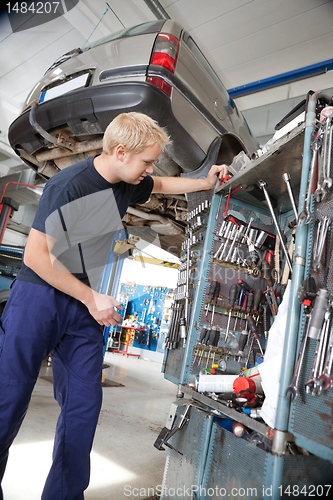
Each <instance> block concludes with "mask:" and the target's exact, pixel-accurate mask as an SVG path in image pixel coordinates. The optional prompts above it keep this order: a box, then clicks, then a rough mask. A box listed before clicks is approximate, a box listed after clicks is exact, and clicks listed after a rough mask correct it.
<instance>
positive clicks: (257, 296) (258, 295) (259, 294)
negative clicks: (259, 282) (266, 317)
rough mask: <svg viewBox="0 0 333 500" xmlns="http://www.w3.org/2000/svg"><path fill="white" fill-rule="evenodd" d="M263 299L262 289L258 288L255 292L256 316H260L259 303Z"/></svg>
mask: <svg viewBox="0 0 333 500" xmlns="http://www.w3.org/2000/svg"><path fill="white" fill-rule="evenodd" d="M261 299H262V290H260V288H258V290H256V291H255V293H254V303H253V311H254V313H255V315H256V316H258V313H259V304H260V302H261Z"/></svg>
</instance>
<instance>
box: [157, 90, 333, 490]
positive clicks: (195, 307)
mask: <svg viewBox="0 0 333 500" xmlns="http://www.w3.org/2000/svg"><path fill="white" fill-rule="evenodd" d="M323 103H324V104H323ZM325 103H327V96H322V95H321V94H314V95H310V94H309V96H308V104H307V106H308V108H307V113H306V117H305V122H304V123H300V124H299V125H298V126H297V127H296V128H295V129H293V130H292V131H291V132H289V133H288V134H287V135H286V136H284V137H282V138H281V139H278V140H277V141H276V142H275V143H271V144H268V147H267V148H266V150H265V151H263V152H262V153H263V154H261V155H260V156H259V157H258V158H257V159H256V160H254V161H253V162H252V163H251V164H250V166H248V167H246V169H245V170H244V171H241V172H240V173H239V174H237V175H235V176H234V177H232V178H231V179H230V181H228V182H227V183H225V184H223V185H222V186H218V187H217V188H216V189H215V192H214V194H213V197H212V199H211V202H210V207H209V210H206V211H205V212H204V213H201V211H200V210H199V215H200V217H201V222H203V224H204V227H205V230H204V233H203V234H204V237H203V239H202V242H201V245H199V246H198V245H193V249H191V243H187V244H186V245H185V247H184V249H185V250H186V251H185V252H184V262H185V261H186V259H187V262H188V263H190V265H189V266H188V273H189V274H188V276H189V277H190V279H189V280H188V285H189V286H188V288H187V291H185V294H186V293H187V301H188V321H187V341H186V345H185V346H183V345H182V344H181V343H179V344H178V346H177V348H175V349H168V350H167V351H166V354H165V358H164V363H163V371H164V375H165V378H167V379H168V380H170V381H172V382H173V383H175V384H177V386H178V395H177V397H178V404H179V406H178V409H177V412H176V414H175V415H174V416H173V419H171V418H170V416H169V422H168V424H167V427H166V429H165V430H164V432H165V435H164V438H162V439H161V440H160V441H158V443H159V445H158V446H156V444H155V446H156V447H160V449H161V446H163V444H165V445H166V446H168V444H170V445H171V447H172V448H171V449H169V450H168V457H167V462H166V467H165V473H164V480H163V492H162V496H161V500H168V499H171V498H172V494H171V493H170V491H171V492H172V488H174V489H176V488H177V487H179V488H184V494H183V496H182V498H183V499H184V500H185V499H187V498H189V499H190V498H196V499H200V500H203V499H205V498H213V499H215V498H220V497H221V490H222V489H224V490H225V495H224V496H228V495H229V496H231V495H232V497H233V498H249V499H250V498H273V499H277V498H290V497H292V496H299V497H300V498H304V497H306V496H315V497H316V495H317V497H318V496H326V497H329V496H330V494H329V489H330V485H331V484H332V479H333V467H332V464H333V422H332V408H333V389H326V390H324V391H323V393H322V395H321V396H313V395H311V394H307V393H306V392H305V390H304V383H305V381H306V380H307V378H309V376H310V372H311V366H312V364H313V359H314V355H315V349H316V345H317V342H316V341H315V340H312V339H309V341H308V345H307V349H306V354H305V357H304V360H303V364H302V371H301V377H300V381H299V392H300V394H299V397H298V398H297V399H296V400H295V401H291V400H290V398H288V397H286V390H287V388H288V386H289V384H290V382H291V379H292V376H293V372H294V366H295V361H296V360H297V356H298V351H299V347H300V342H301V339H302V335H304V332H305V331H306V324H307V321H306V320H307V318H306V315H305V307H304V305H301V303H300V301H299V299H298V295H297V292H298V290H299V288H300V285H301V283H302V281H303V279H304V278H306V277H307V276H309V274H310V273H311V272H312V271H313V270H312V269H311V258H312V251H313V241H314V238H315V234H314V232H315V226H316V225H315V223H314V220H315V219H320V218H321V217H322V216H323V215H325V214H328V216H329V217H330V220H333V209H331V206H332V196H333V195H332V192H331V191H330V192H329V193H328V195H327V197H326V198H325V202H320V203H316V205H314V200H313V196H312V197H311V200H312V201H311V207H312V212H313V214H314V217H313V220H312V221H311V222H310V224H305V223H304V217H303V213H302V211H303V208H304V203H305V198H306V192H307V183H308V177H309V169H310V161H311V149H310V146H311V142H312V140H313V139H312V133H313V130H314V128H315V127H316V126H317V124H318V121H317V119H318V114H319V111H320V110H321V109H322V108H323V107H324V105H325ZM284 173H289V174H290V178H291V185H292V190H293V192H294V194H295V197H296V200H298V216H299V217H300V222H299V223H298V225H297V229H296V234H295V237H294V238H295V243H294V245H295V251H294V257H293V262H292V270H291V272H290V278H291V283H290V285H289V286H290V300H289V309H288V315H287V323H286V336H285V341H284V346H283V360H282V367H281V378H280V381H279V387H278V390H279V393H278V410H277V415H276V421H275V425H274V428H271V427H269V426H268V425H267V424H266V423H265V422H264V421H262V420H261V421H260V420H259V421H258V420H255V419H253V418H251V417H250V416H248V415H246V414H245V413H243V412H242V411H240V409H239V408H238V409H236V408H235V407H230V406H229V403H227V401H223V400H221V399H220V398H219V396H218V395H216V394H215V395H214V393H208V394H206V393H199V392H197V391H196V379H197V376H198V375H199V374H200V372H202V371H204V369H205V368H211V365H212V361H215V357H216V359H221V358H223V357H225V358H226V359H228V358H229V359H230V357H232V355H233V357H234V358H235V349H236V352H237V344H238V341H239V338H240V335H241V331H242V330H243V329H244V327H245V322H244V317H245V313H244V314H243V315H242V314H241V313H239V314H237V315H236V314H235V311H234V310H232V314H230V316H231V317H232V318H233V321H235V318H236V316H238V329H235V331H233V332H232V335H230V336H229V338H227V340H226V333H227V332H228V315H227V314H226V313H227V312H228V311H229V310H230V307H229V304H228V291H229V289H230V285H231V283H233V282H234V281H235V279H236V278H237V279H240V280H244V281H246V282H248V284H249V285H250V287H251V288H252V289H253V290H256V289H260V288H262V287H263V286H264V285H265V280H264V279H263V277H262V274H261V273H259V275H258V274H255V273H254V272H253V268H252V271H251V273H252V274H251V273H249V271H248V270H247V269H246V267H244V266H240V265H235V263H230V262H217V261H216V259H214V255H216V251H217V249H218V247H219V245H221V242H222V243H223V241H224V240H223V233H222V232H221V230H220V228H221V225H222V223H223V220H224V217H225V215H226V213H225V212H226V208H227V209H228V210H227V213H228V214H229V215H231V216H232V217H234V218H237V217H238V218H239V219H240V220H241V221H242V223H243V224H246V223H248V221H249V220H250V218H252V219H253V224H255V226H256V228H257V229H258V230H259V231H260V230H263V231H265V232H267V234H271V235H273V236H274V235H275V234H276V231H275V225H274V220H273V219H272V214H271V212H270V210H269V209H268V208H267V201H266V200H265V197H264V196H261V197H260V196H258V195H257V196H256V197H254V196H253V194H250V192H253V190H252V186H253V185H255V186H257V187H258V181H259V180H260V179H263V180H264V181H266V183H267V191H268V192H269V195H270V197H271V199H273V200H275V201H276V204H275V207H274V212H275V214H276V216H277V217H278V220H279V226H280V228H281V230H282V232H283V233H284V234H285V235H286V236H287V239H288V240H289V241H290V240H291V239H292V238H293V233H295V230H293V228H292V225H291V224H290V222H291V221H292V220H293V219H294V218H295V214H294V212H293V210H292V203H291V201H290V197H289V195H288V190H287V186H286V182H285V181H284V180H283V179H282V175H283V174H284ZM239 188H241V189H239ZM258 189H259V190H260V188H258ZM230 193H231V195H230ZM194 214H195V216H197V213H196V212H194ZM289 226H290V227H289ZM189 228H191V220H190V221H189ZM219 233H221V234H219ZM191 238H192V233H191V229H189V233H188V235H187V240H188V241H189V240H190V242H191ZM231 240H232V238H230V242H231ZM192 241H193V242H194V243H196V240H192ZM241 246H242V245H240V247H241ZM189 249H190V250H189ZM328 257H329V258H328V262H326V263H325V265H328V266H331V264H332V263H331V255H329V256H328ZM285 260H286V259H285V257H283V259H282V268H281V270H282V269H283V268H284V266H285ZM314 276H315V280H316V283H317V289H319V288H322V287H323V286H324V284H325V283H324V277H323V276H324V272H323V269H322V268H321V269H320V270H319V271H318V272H317V273H314ZM213 279H217V280H218V281H219V282H220V286H221V288H220V298H219V302H217V304H216V307H215V316H214V326H215V327H216V329H217V330H218V331H219V333H220V336H219V342H218V344H217V345H213V346H212V345H210V346H209V345H203V344H200V342H199V339H200V335H201V333H202V331H203V327H207V328H209V327H210V326H211V314H212V304H209V302H208V295H207V293H208V290H209V285H210V283H211V282H212V280H213ZM326 279H327V277H326ZM277 289H278V290H279V292H280V293H281V295H283V292H284V286H282V285H280V286H278V287H277ZM327 289H328V291H329V293H330V294H331V295H333V279H332V281H331V278H329V279H328V281H327ZM179 301H182V302H184V297H183V298H180V299H179ZM206 311H207V313H206ZM257 319H258V318H257ZM242 321H243V322H242ZM261 321H262V319H260V320H259V326H260V324H261ZM331 327H332V325H331ZM212 338H213V337H212ZM260 342H262V345H263V347H264V348H265V346H266V339H265V338H264V335H263V334H262V336H261V339H260ZM213 356H214V358H213ZM257 357H260V353H259V352H257ZM240 358H241V359H242V356H240ZM250 359H251V358H250ZM202 360H204V365H203V363H202ZM252 361H254V359H253V358H252ZM212 376H213V375H212ZM181 404H182V405H183V406H181ZM230 420H232V421H234V422H239V423H241V424H242V425H244V427H245V429H246V431H247V433H249V434H250V435H251V439H252V436H253V437H254V438H255V439H256V443H254V442H251V441H250V440H246V439H240V438H238V437H236V436H235V435H234V434H233V433H232V432H230V429H229V430H228V428H227V425H226V422H227V421H230ZM177 426H179V430H177ZM169 434H170V436H172V437H170V441H169V440H168V435H169ZM160 437H161V435H160ZM170 488H171V490H170ZM219 488H220V491H218V489H219ZM232 488H234V489H233V491H232ZM320 488H322V490H320V491H319V489H320ZM251 489H252V490H251ZM208 490H209V493H207V491H208ZM237 491H238V493H237ZM254 491H255V492H256V494H254ZM222 496H223V495H222Z"/></svg>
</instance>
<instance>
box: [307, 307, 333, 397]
mask: <svg viewBox="0 0 333 500" xmlns="http://www.w3.org/2000/svg"><path fill="white" fill-rule="evenodd" d="M330 327H331V307H330V304H328V305H327V308H326V309H325V314H324V323H323V326H322V328H321V331H320V333H319V338H318V340H317V348H316V353H315V357H314V361H313V365H312V370H311V375H310V378H309V379H308V380H307V381H306V382H305V384H304V386H305V390H306V392H307V393H308V394H310V393H311V394H312V396H315V395H316V394H320V393H321V390H322V387H321V385H320V382H319V379H320V376H321V375H322V374H323V367H324V359H325V354H326V346H327V342H328V338H329V331H330Z"/></svg>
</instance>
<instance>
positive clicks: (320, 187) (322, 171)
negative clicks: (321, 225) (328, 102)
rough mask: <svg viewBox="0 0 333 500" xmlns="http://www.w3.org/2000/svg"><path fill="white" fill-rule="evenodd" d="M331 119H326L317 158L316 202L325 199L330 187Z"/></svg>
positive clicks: (330, 117)
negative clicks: (319, 152)
mask: <svg viewBox="0 0 333 500" xmlns="http://www.w3.org/2000/svg"><path fill="white" fill-rule="evenodd" d="M332 118H333V115H332V114H331V115H330V116H328V117H327V118H326V122H325V129H324V134H323V142H322V148H321V154H320V156H319V158H318V182H317V189H316V191H315V198H316V201H317V202H318V203H319V202H322V201H324V199H325V198H326V195H327V191H328V189H330V188H331V187H332V179H331V177H330V169H331V150H332Z"/></svg>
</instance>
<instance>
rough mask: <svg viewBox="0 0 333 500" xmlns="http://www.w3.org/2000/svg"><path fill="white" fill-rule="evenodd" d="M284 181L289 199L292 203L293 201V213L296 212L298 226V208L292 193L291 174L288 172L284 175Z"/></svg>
mask: <svg viewBox="0 0 333 500" xmlns="http://www.w3.org/2000/svg"><path fill="white" fill-rule="evenodd" d="M282 179H283V180H284V182H285V183H286V185H287V189H288V194H289V198H290V201H291V206H292V207H293V211H294V214H295V219H296V224H298V213H297V207H296V203H295V198H294V194H293V191H292V189H291V185H290V175H289V173H288V172H286V173H285V174H283V176H282Z"/></svg>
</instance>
